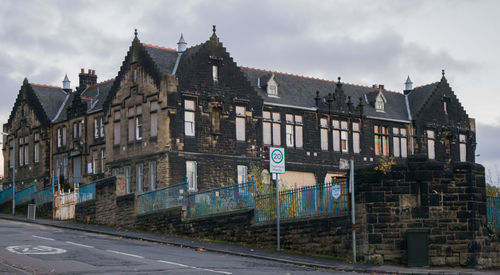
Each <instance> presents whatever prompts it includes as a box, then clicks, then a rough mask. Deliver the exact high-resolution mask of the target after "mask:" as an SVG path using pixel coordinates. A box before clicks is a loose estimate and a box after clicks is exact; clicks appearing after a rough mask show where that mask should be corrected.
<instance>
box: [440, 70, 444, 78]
mask: <svg viewBox="0 0 500 275" xmlns="http://www.w3.org/2000/svg"><path fill="white" fill-rule="evenodd" d="M441 74H442V75H443V77H444V69H442V70H441Z"/></svg>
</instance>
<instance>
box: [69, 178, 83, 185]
mask: <svg viewBox="0 0 500 275" xmlns="http://www.w3.org/2000/svg"><path fill="white" fill-rule="evenodd" d="M71 183H72V186H75V185H76V184H80V183H82V177H73V178H72V179H71Z"/></svg>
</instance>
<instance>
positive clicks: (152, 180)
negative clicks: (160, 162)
mask: <svg viewBox="0 0 500 275" xmlns="http://www.w3.org/2000/svg"><path fill="white" fill-rule="evenodd" d="M149 188H150V190H155V189H156V161H151V162H150V163H149Z"/></svg>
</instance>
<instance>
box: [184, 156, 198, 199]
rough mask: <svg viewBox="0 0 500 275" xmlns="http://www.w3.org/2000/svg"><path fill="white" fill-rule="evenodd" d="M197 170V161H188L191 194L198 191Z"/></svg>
mask: <svg viewBox="0 0 500 275" xmlns="http://www.w3.org/2000/svg"><path fill="white" fill-rule="evenodd" d="M196 170H197V167H196V161H189V160H188V161H186V178H187V181H188V190H189V191H190V192H195V191H196V190H197V189H198V184H197V172H196Z"/></svg>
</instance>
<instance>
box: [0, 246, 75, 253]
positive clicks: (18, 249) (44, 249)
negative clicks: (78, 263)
mask: <svg viewBox="0 0 500 275" xmlns="http://www.w3.org/2000/svg"><path fill="white" fill-rule="evenodd" d="M5 249H7V250H8V251H10V252H12V253H15V254H38V255H43V254H62V253H65V252H66V250H65V249H62V248H55V247H50V246H44V245H38V246H31V245H15V246H9V247H6V248H5Z"/></svg>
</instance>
